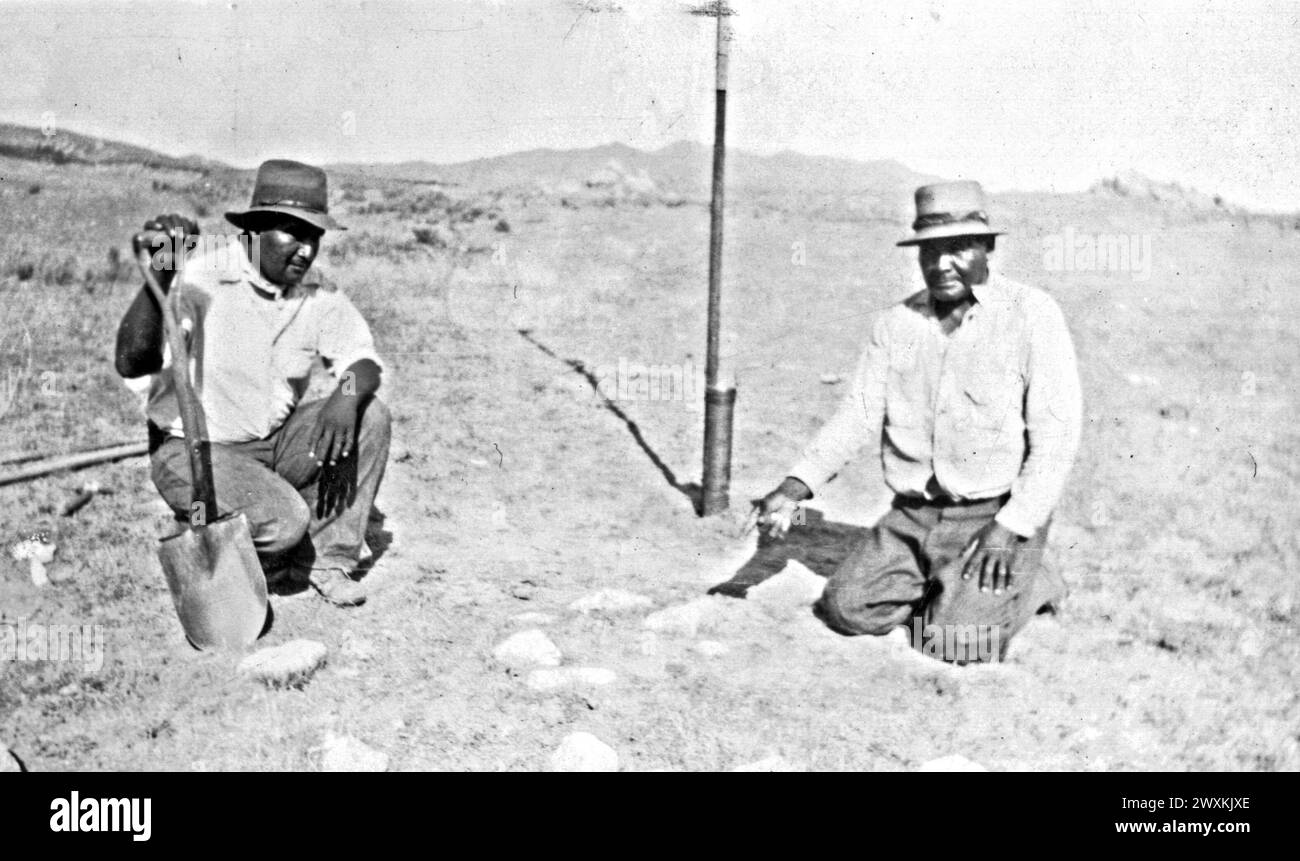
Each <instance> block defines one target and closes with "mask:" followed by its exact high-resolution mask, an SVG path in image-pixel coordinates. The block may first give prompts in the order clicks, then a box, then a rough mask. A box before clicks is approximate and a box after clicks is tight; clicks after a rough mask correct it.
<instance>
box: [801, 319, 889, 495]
mask: <svg viewBox="0 0 1300 861" xmlns="http://www.w3.org/2000/svg"><path fill="white" fill-rule="evenodd" d="M888 342H889V329H888V315H881V316H880V317H878V318H877V320H876V324H875V326H874V327H873V329H872V334H871V340H870V341H869V342H868V344H867V348H866V350H864V351H863V353H862V356H861V358H860V359H859V360H858V366H857V369H856V370H855V371H854V374H853V381H852V384H851V385H850V387H849V390H848V391H847V392H845V394H844V399H843V400H842V401H840V405H839V407H838V408H837V409H836V411H835V415H834V416H832V417H831V420H830V421H829V422H827V423H826V424H825V425H824V426H823V427H822V428H821V430H820V431H818V432H817V435H816V436H815V437H814V438H813V441H812V442H811V443H809V445H808V447H807V448H806V449H804V451H803V454H802V456H801V457H800V458H799V461H798V462H797V463H796V464H795V465H794V466H793V467H791V469H790V471H789V472H788V473H787V475H790V476H793V477H794V478H797V479H799V480H800V481H802V482H803V483H804V484H806V485H807V486H808V489H809V490H810V491H812V492H813V493H814V494H816V493H818V492H820V490H821V488H822V486H823V485H825V484H826V482H828V481H830V479H831V478H832V477H833V476H834V475H835V474H836V473H837V472H839V471H840V470H841V469H843V468H844V465H845V464H846V463H848V462H849V461H850V460H852V459H853V458H854V457H855V456H856V455H857V454H858V452H860V451H861V450H862V449H863V447H864V446H866V445H867V443H869V442H872V441H876V442H879V440H880V429H881V422H882V421H883V419H884V414H885V379H886V375H887V374H888V371H889V343H888Z"/></svg>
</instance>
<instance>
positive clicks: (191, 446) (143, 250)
mask: <svg viewBox="0 0 1300 861" xmlns="http://www.w3.org/2000/svg"><path fill="white" fill-rule="evenodd" d="M168 240H169V241H170V240H171V236H170V235H168ZM182 241H183V240H182ZM137 248H138V250H137V251H136V263H137V264H138V265H139V267H140V272H141V273H142V274H143V275H144V281H145V284H146V285H147V286H148V288H149V292H150V293H151V294H152V295H153V298H154V300H155V301H156V302H157V303H158V307H159V309H161V311H162V318H163V332H164V334H165V335H166V337H167V344H168V346H169V347H170V348H171V353H172V367H171V372H172V386H173V388H175V389H176V401H177V403H178V404H179V405H180V413H181V427H182V428H183V429H184V431H185V448H186V450H187V451H188V452H189V456H190V487H191V488H192V491H191V492H192V496H191V505H190V518H191V522H192V523H193V522H194V521H195V518H194V515H195V514H197V513H198V511H199V506H200V505H202V511H203V521H202V522H203V523H204V524H207V523H212V522H214V521H215V520H216V519H217V496H216V492H215V490H214V489H213V486H212V469H211V465H210V461H209V459H208V442H207V436H208V432H207V422H206V421H205V420H204V416H203V405H202V404H200V403H199V399H198V397H197V396H196V395H195V394H194V388H193V387H192V386H191V385H190V351H189V346H188V345H187V344H186V343H185V332H184V331H183V330H182V329H181V326H180V320H179V317H178V315H177V313H176V308H177V307H178V306H179V304H180V293H181V282H182V280H183V279H182V272H181V268H182V263H181V261H182V260H183V253H182V252H183V249H178V250H177V252H176V253H174V254H173V255H172V260H173V261H174V265H175V266H176V275H175V277H173V278H172V289H171V293H170V295H169V294H168V293H166V292H164V291H163V289H162V285H161V284H159V282H158V275H157V273H156V272H154V270H153V266H152V260H151V258H150V254H149V248H148V247H147V244H146V243H143V242H141V243H137Z"/></svg>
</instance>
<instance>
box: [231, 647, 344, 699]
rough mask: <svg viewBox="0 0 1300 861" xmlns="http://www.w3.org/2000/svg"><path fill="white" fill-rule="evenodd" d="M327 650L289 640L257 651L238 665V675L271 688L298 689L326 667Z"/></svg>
mask: <svg viewBox="0 0 1300 861" xmlns="http://www.w3.org/2000/svg"><path fill="white" fill-rule="evenodd" d="M328 654H329V649H327V648H325V644H324V643H320V642H317V641H316V640H291V641H289V642H288V643H284V644H283V645H279V646H271V647H270V648H266V649H258V650H257V651H256V652H254V653H253V654H251V655H249V656H248V657H246V658H244V659H243V660H242V661H240V662H239V672H241V673H243V674H244V675H246V676H249V677H250V678H254V679H256V680H258V681H259V682H262V683H263V684H266V685H270V686H271V687H283V686H291V685H301V684H304V683H306V682H307V680H308V679H310V678H311V677H312V675H313V674H314V673H315V672H316V671H317V670H318V669H320V668H321V667H322V666H324V664H325V657H326V656H327V655H328Z"/></svg>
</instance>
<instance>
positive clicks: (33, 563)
mask: <svg viewBox="0 0 1300 861" xmlns="http://www.w3.org/2000/svg"><path fill="white" fill-rule="evenodd" d="M57 549H58V548H57V547H56V546H55V544H54V542H52V541H50V538H49V535H48V533H45V532H33V533H32V534H31V535H29V536H28V537H27V538H25V539H23V540H22V541H19V542H18V543H17V544H15V545H13V546H12V547H10V548H9V555H10V556H12V557H13V559H14V561H15V562H26V563H27V566H28V570H29V572H30V574H31V578H32V585H34V586H47V585H49V583H50V576H49V574H48V573H47V572H46V570H45V566H47V565H49V564H50V563H51V562H53V561H54V551H55V550H57ZM60 579H62V578H60Z"/></svg>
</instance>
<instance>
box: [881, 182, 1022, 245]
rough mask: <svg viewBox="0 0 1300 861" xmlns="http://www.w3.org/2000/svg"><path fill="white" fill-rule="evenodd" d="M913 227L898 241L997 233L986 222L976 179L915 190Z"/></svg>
mask: <svg viewBox="0 0 1300 861" xmlns="http://www.w3.org/2000/svg"><path fill="white" fill-rule="evenodd" d="M912 230H913V231H915V232H914V233H913V234H912V235H911V236H909V237H908V238H907V239H904V240H903V241H902V242H899V243H898V245H920V244H921V243H922V242H925V241H927V240H930V239H947V238H949V237H952V236H1001V235H1002V233H1003V231H1001V230H994V229H993V228H992V227H990V226H989V216H988V211H987V207H986V204H985V201H984V189H983V188H981V187H980V184H979V183H978V182H973V181H970V180H963V181H961V182H940V183H936V184H934V185H923V186H921V187H920V188H918V189H917V190H916V221H913V222H912Z"/></svg>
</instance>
